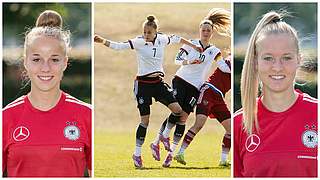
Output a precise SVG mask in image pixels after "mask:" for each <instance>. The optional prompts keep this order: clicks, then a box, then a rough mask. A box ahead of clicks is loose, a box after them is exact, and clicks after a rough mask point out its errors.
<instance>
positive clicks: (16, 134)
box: [12, 126, 30, 141]
mask: <svg viewBox="0 0 320 180" xmlns="http://www.w3.org/2000/svg"><path fill="white" fill-rule="evenodd" d="M29 135H30V131H29V130H28V128H26V127H24V126H19V127H17V128H16V129H15V130H14V131H13V134H12V136H13V139H14V140H15V141H24V140H26V139H27V138H28V137H29Z"/></svg>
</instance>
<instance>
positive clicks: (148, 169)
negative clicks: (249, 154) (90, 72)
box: [94, 3, 230, 177]
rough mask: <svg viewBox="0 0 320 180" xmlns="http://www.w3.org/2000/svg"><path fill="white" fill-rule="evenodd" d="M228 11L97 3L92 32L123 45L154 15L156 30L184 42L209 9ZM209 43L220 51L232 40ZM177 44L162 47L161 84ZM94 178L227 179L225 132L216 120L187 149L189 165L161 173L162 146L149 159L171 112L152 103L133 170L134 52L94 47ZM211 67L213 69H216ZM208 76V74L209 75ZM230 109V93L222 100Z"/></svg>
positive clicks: (194, 6) (196, 5)
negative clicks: (223, 160) (139, 164)
mask: <svg viewBox="0 0 320 180" xmlns="http://www.w3.org/2000/svg"><path fill="white" fill-rule="evenodd" d="M215 7H221V8H226V9H230V4H227V3H224V4H222V3H211V4H210V3H194V4H190V3H158V4H152V3H148V4H141V3H126V4H123V3H104V4H101V3H95V7H94V11H95V14H94V22H95V25H94V28H95V33H96V34H99V35H101V36H103V37H105V38H107V39H110V40H113V41H119V42H123V41H127V40H128V39H130V38H134V37H136V36H138V35H141V34H142V23H143V22H144V21H145V19H146V17H147V15H149V14H154V15H155V16H156V17H157V18H158V20H159V23H160V31H161V32H164V33H166V34H177V35H180V36H183V37H185V38H188V39H190V38H198V37H199V35H198V34H199V33H198V32H199V23H200V21H201V20H202V19H203V18H204V17H205V16H206V15H207V13H208V12H209V10H210V9H211V8H215ZM212 43H214V44H215V45H216V46H217V47H218V48H220V49H221V50H225V49H226V48H230V38H227V37H221V36H217V35H214V37H213V40H212ZM180 46H181V45H171V46H168V47H167V48H166V53H165V63H164V69H165V72H166V76H165V81H166V82H167V83H169V84H171V79H172V78H173V75H174V74H175V72H176V70H177V69H178V68H179V66H177V65H175V64H174V58H175V55H176V53H177V52H178V50H179V47H180ZM94 55H95V66H94V68H95V154H94V155H95V161H94V173H95V177H230V168H229V169H228V168H226V169H223V168H220V167H218V163H219V159H220V152H221V139H222V137H223V135H224V129H223V127H222V126H221V125H220V124H219V123H218V122H217V121H216V120H208V122H207V124H206V125H205V127H204V128H203V130H202V131H201V132H199V134H197V136H196V137H195V139H194V141H193V142H192V144H191V145H190V146H189V148H188V149H187V150H186V154H185V159H186V161H187V165H186V166H183V165H180V164H178V163H177V162H175V161H173V163H172V165H171V167H170V168H162V161H163V159H164V158H165V156H166V152H165V150H164V148H163V146H161V161H160V162H158V161H155V160H154V159H153V158H152V155H151V151H150V149H149V145H150V143H151V142H152V141H153V139H154V138H155V135H156V134H157V132H158V129H159V128H160V125H161V123H162V122H163V121H164V119H165V118H166V117H167V116H168V115H169V113H170V111H169V110H168V109H167V108H166V107H165V106H164V105H162V104H160V103H157V102H154V103H153V105H152V106H151V117H150V123H149V127H148V132H147V137H146V140H145V143H144V145H143V150H142V158H143V163H144V166H145V168H144V169H143V170H138V169H135V168H134V165H133V161H132V159H131V156H132V154H133V151H134V148H135V131H136V128H137V125H138V124H139V122H140V118H139V112H138V109H137V108H136V106H137V104H136V100H135V99H134V93H133V82H134V79H135V76H136V73H137V60H136V53H135V51H133V50H125V51H114V50H112V49H109V48H107V47H106V46H104V45H101V44H95V46H94ZM214 66H215V65H214ZM211 72H212V71H211ZM226 102H227V103H228V105H229V107H230V92H229V93H228V94H227V96H226ZM194 116H195V115H194V114H193V113H192V114H191V115H190V118H189V119H188V121H187V127H186V131H187V130H188V129H189V128H190V126H191V125H192V124H193V122H194V120H195V118H194Z"/></svg>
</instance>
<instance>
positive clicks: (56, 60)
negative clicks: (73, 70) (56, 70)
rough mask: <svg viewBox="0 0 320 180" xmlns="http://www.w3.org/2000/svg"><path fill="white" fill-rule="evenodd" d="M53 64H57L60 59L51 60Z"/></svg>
mask: <svg viewBox="0 0 320 180" xmlns="http://www.w3.org/2000/svg"><path fill="white" fill-rule="evenodd" d="M52 61H53V62H59V61H60V59H52Z"/></svg>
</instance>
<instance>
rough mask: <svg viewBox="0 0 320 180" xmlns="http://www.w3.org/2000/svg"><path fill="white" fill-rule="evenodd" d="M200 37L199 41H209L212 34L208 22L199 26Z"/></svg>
mask: <svg viewBox="0 0 320 180" xmlns="http://www.w3.org/2000/svg"><path fill="white" fill-rule="evenodd" d="M199 31H200V39H201V41H209V40H210V39H211V37H212V34H213V29H212V26H211V25H210V24H202V25H201V26H200V29H199Z"/></svg>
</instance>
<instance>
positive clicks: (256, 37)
mask: <svg viewBox="0 0 320 180" xmlns="http://www.w3.org/2000/svg"><path fill="white" fill-rule="evenodd" d="M283 15H285V14H284V13H277V12H274V11H271V12H269V13H266V14H265V15H264V16H263V17H262V19H261V20H260V22H259V23H258V24H257V26H256V28H255V30H254V32H253V34H252V36H251V38H250V42H249V46H248V49H247V53H246V56H245V61H244V65H243V69H242V76H241V100H242V110H240V111H239V112H237V113H236V115H235V117H234V176H235V177H317V148H318V135H317V129H318V128H317V104H318V101H317V100H316V99H314V98H312V97H310V96H309V95H307V94H304V93H301V92H299V91H297V90H294V79H295V75H296V71H297V68H298V67H299V64H300V62H301V54H300V48H299V43H298V42H299V40H298V36H297V32H296V30H295V29H294V28H293V27H292V26H290V25H289V24H287V23H286V22H284V21H283V20H282V18H283ZM275 42H276V43H275ZM258 77H259V79H258ZM259 81H261V83H262V93H261V96H260V97H259V98H258V100H257V99H256V97H257V95H258V83H259Z"/></svg>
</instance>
